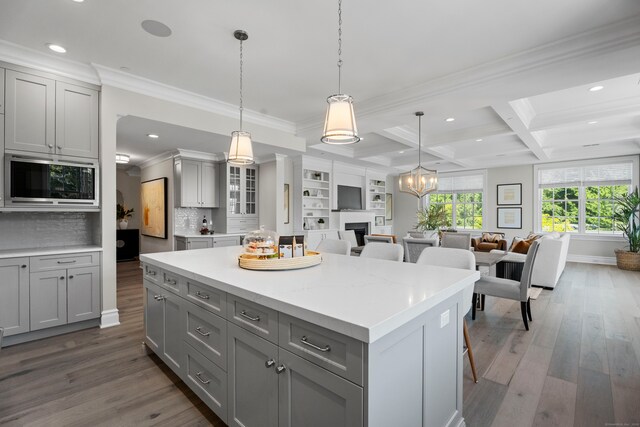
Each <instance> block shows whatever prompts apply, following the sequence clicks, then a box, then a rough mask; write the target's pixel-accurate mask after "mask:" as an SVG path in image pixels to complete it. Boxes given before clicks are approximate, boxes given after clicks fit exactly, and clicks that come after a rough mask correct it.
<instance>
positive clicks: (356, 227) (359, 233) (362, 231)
mask: <svg viewBox="0 0 640 427" xmlns="http://www.w3.org/2000/svg"><path fill="white" fill-rule="evenodd" d="M344 229H345V231H346V230H353V231H354V232H355V234H356V240H357V241H358V246H364V236H366V235H367V234H369V223H368V222H347V223H345V224H344Z"/></svg>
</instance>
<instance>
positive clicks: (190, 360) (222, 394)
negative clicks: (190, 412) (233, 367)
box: [184, 343, 227, 423]
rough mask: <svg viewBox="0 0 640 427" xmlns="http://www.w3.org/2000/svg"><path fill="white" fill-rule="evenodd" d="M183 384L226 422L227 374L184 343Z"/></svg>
mask: <svg viewBox="0 0 640 427" xmlns="http://www.w3.org/2000/svg"><path fill="white" fill-rule="evenodd" d="M184 346H185V352H186V362H187V365H186V373H185V382H186V383H187V385H188V386H189V388H191V390H193V391H194V392H195V393H196V394H197V395H198V397H199V398H200V399H202V401H203V402H204V403H205V404H206V405H207V406H208V407H209V408H210V409H211V410H212V411H213V412H215V413H216V415H217V416H219V417H220V419H222V421H224V422H225V423H226V422H227V373H226V372H225V371H223V370H222V369H220V368H219V367H218V366H216V364H215V363H213V362H211V361H210V360H209V359H207V358H206V357H204V356H203V355H202V354H200V353H199V352H198V350H196V349H194V348H193V347H191V346H190V345H189V344H186V343H185V345H184Z"/></svg>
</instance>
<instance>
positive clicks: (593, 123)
mask: <svg viewBox="0 0 640 427" xmlns="http://www.w3.org/2000/svg"><path fill="white" fill-rule="evenodd" d="M596 123H598V121H597V120H591V121H590V122H587V124H588V125H595V124H596Z"/></svg>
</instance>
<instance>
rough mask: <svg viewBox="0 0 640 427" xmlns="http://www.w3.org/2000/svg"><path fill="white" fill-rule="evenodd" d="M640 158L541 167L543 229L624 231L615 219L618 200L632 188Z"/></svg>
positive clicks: (561, 230)
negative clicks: (617, 198)
mask: <svg viewBox="0 0 640 427" xmlns="http://www.w3.org/2000/svg"><path fill="white" fill-rule="evenodd" d="M636 168H637V160H632V159H618V160H616V159H611V160H609V161H606V162H603V161H600V162H594V161H589V162H579V163H572V164H571V165H568V166H567V167H558V166H556V165H554V166H538V167H536V171H537V172H536V177H537V180H538V209H539V210H538V221H537V228H538V229H539V230H541V231H543V232H551V231H560V232H569V233H583V234H596V235H597V234H604V235H612V234H621V232H620V231H618V230H617V227H616V224H615V222H614V219H613V213H614V211H615V209H616V202H615V199H616V197H618V196H622V195H625V194H627V193H628V192H629V191H631V189H632V182H633V181H634V173H635V174H637V171H636V172H634V170H635V169H636Z"/></svg>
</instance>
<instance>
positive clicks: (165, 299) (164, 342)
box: [144, 279, 184, 378]
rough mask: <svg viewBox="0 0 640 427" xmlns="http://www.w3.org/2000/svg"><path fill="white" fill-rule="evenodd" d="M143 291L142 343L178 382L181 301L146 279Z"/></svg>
mask: <svg viewBox="0 0 640 427" xmlns="http://www.w3.org/2000/svg"><path fill="white" fill-rule="evenodd" d="M144 289H145V295H146V303H145V311H144V325H145V342H146V343H147V344H148V345H149V346H150V347H151V348H152V349H153V350H154V351H155V352H156V354H157V355H158V356H160V358H161V359H162V360H163V361H164V362H165V363H166V364H167V365H169V367H170V368H171V369H173V371H174V372H176V373H177V374H178V376H180V377H181V378H182V377H183V375H184V351H183V344H182V331H183V329H184V318H183V315H182V313H183V309H182V302H181V298H180V297H179V296H177V295H174V294H173V293H171V292H168V291H167V290H165V289H163V288H161V287H160V286H158V285H155V284H153V283H151V282H149V281H148V280H146V279H145V280H144Z"/></svg>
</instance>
